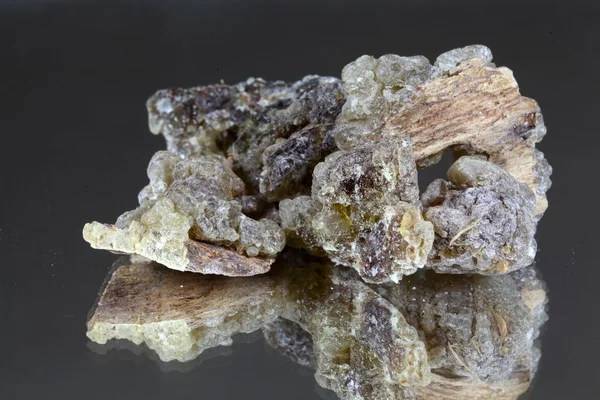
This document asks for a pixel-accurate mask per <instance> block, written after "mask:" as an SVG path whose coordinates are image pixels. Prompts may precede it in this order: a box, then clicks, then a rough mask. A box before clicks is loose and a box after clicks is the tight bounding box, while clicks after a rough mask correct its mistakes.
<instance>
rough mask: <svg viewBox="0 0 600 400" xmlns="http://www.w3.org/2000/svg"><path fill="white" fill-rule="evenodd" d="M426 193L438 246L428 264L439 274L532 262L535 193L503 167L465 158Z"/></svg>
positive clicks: (499, 269)
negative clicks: (446, 176) (444, 178)
mask: <svg viewBox="0 0 600 400" xmlns="http://www.w3.org/2000/svg"><path fill="white" fill-rule="evenodd" d="M448 178H449V179H450V182H447V181H444V180H441V179H439V180H436V181H434V182H432V183H431V184H430V185H429V186H428V187H427V189H426V190H425V192H424V193H423V196H422V199H423V206H424V208H425V212H424V218H425V219H426V220H427V221H430V222H431V223H432V224H433V228H434V230H435V233H436V237H435V244H434V249H433V251H432V253H431V254H430V255H429V262H428V265H429V266H430V267H432V268H434V269H435V270H436V271H438V272H454V273H456V272H460V273H480V274H497V273H506V272H511V271H514V270H516V269H519V268H522V267H524V266H527V265H529V264H531V263H532V262H533V258H534V257H535V253H536V242H535V239H534V234H535V228H536V222H537V221H536V218H535V195H534V193H533V192H532V191H531V189H529V187H528V186H527V185H525V184H523V183H520V182H518V181H517V180H516V179H515V178H514V177H513V176H512V175H510V174H509V173H508V172H506V171H505V170H504V169H502V168H501V167H499V166H497V165H495V164H493V163H491V162H488V161H485V160H482V159H480V158H475V157H461V158H459V159H458V161H456V162H455V163H454V164H453V165H452V166H451V167H450V169H449V170H448Z"/></svg>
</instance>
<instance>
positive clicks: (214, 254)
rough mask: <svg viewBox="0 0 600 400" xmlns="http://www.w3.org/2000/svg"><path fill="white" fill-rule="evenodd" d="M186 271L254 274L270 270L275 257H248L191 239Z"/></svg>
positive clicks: (235, 274)
mask: <svg viewBox="0 0 600 400" xmlns="http://www.w3.org/2000/svg"><path fill="white" fill-rule="evenodd" d="M186 247H187V250H188V259H189V260H190V263H189V264H188V266H187V268H186V271H190V272H200V273H202V274H218V275H225V276H252V275H258V274H264V273H265V272H267V271H269V269H270V268H271V264H272V263H273V261H274V260H275V259H274V258H261V257H248V256H246V255H243V254H239V253H238V252H236V251H234V250H229V249H226V248H224V247H220V246H215V245H212V244H208V243H202V242H197V241H195V240H190V241H188V242H187V244H186Z"/></svg>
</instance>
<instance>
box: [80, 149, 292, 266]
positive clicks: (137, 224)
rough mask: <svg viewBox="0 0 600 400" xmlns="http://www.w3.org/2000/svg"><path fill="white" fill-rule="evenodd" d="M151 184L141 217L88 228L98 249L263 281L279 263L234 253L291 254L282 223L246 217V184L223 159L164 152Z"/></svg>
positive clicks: (154, 162) (142, 197) (131, 215)
mask: <svg viewBox="0 0 600 400" xmlns="http://www.w3.org/2000/svg"><path fill="white" fill-rule="evenodd" d="M148 176H149V178H150V184H149V185H148V186H147V187H146V188H144V189H143V190H142V192H141V193H140V196H139V198H140V200H141V205H140V207H139V208H138V209H136V210H134V211H131V212H127V213H125V214H123V215H122V216H121V217H119V219H118V220H117V223H116V224H115V225H114V226H109V225H103V224H99V223H97V222H94V223H92V224H87V225H86V227H85V228H84V238H85V239H86V240H88V241H89V242H90V243H91V244H92V246H93V247H96V248H103V249H108V250H112V251H118V252H125V253H131V254H139V255H142V256H144V257H146V258H149V259H151V260H154V261H157V262H160V263H161V264H164V265H166V266H167V267H169V268H172V269H178V270H188V271H199V272H204V273H217V274H225V275H248V274H249V275H253V274H255V273H263V272H265V271H266V270H268V265H269V264H270V263H271V262H272V261H266V262H265V261H262V260H250V259H248V258H247V257H244V256H241V255H239V254H237V253H235V252H234V251H232V250H228V249H235V250H236V251H237V252H239V253H245V254H246V255H247V256H249V257H256V256H261V257H267V258H268V257H272V256H274V255H276V254H277V253H278V252H280V251H281V250H282V249H283V247H284V245H285V235H284V233H283V231H282V230H281V228H280V227H279V225H277V223H276V222H274V221H272V220H270V219H262V220H259V221H257V220H254V219H251V218H249V217H247V216H246V215H244V214H243V213H242V203H241V199H240V197H241V195H242V194H243V193H244V183H243V182H242V181H241V179H239V178H238V177H237V176H236V175H235V174H234V173H233V171H232V170H231V168H230V166H229V165H228V163H227V161H226V160H225V159H224V158H223V157H222V156H218V155H198V154H194V155H191V156H189V157H188V158H185V159H181V158H179V157H176V156H171V155H169V154H168V153H166V152H159V153H157V154H156V155H155V156H154V157H153V158H152V160H151V162H150V165H149V167H148ZM200 242H202V243H209V244H214V245H219V246H223V248H215V247H211V246H210V245H209V246H208V247H207V246H206V245H204V244H202V243H200ZM203 252H204V254H202V253H203ZM213 256H218V257H220V258H221V259H220V260H219V259H214V258H215V257H213ZM207 260H214V261H209V262H206V261H207ZM244 264H246V265H245V266H244ZM255 267H256V268H255Z"/></svg>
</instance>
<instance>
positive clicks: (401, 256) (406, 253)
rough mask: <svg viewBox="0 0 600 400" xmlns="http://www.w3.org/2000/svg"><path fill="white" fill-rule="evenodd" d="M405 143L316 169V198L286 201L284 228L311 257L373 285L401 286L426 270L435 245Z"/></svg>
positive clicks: (357, 151) (369, 147)
mask: <svg viewBox="0 0 600 400" xmlns="http://www.w3.org/2000/svg"><path fill="white" fill-rule="evenodd" d="M418 197H419V190H418V187H417V170H416V168H415V164H414V162H413V160H412V147H411V144H410V141H409V140H408V138H406V137H402V136H395V137H390V138H385V139H382V140H381V141H378V142H369V143H367V144H365V145H363V146H358V147H356V148H354V149H352V150H350V151H338V152H336V153H334V154H332V155H330V156H328V157H327V158H326V159H325V161H323V162H322V163H320V164H318V165H317V167H316V168H315V171H314V177H313V185H312V199H308V198H305V197H300V198H296V199H293V200H285V201H282V202H281V203H280V205H279V207H280V216H281V223H282V226H283V228H284V229H285V230H286V232H288V234H289V235H291V236H293V237H299V238H300V239H301V240H302V242H304V243H306V245H303V244H300V247H305V248H307V249H308V250H309V251H310V250H311V249H314V248H315V247H316V248H319V249H322V250H323V252H324V253H325V254H326V255H327V256H328V257H329V258H330V259H331V260H333V261H334V262H336V263H338V264H341V265H346V266H350V267H353V268H354V269H355V270H357V271H358V272H359V273H360V275H361V276H362V277H363V279H365V280H366V281H368V282H384V281H388V280H392V281H394V282H397V281H398V280H400V279H401V278H402V276H404V275H408V274H412V273H414V272H415V271H416V270H417V268H420V267H423V266H424V265H425V263H426V261H427V255H428V254H429V251H430V250H431V246H432V242H433V229H432V225H431V224H430V223H428V222H426V221H423V218H422V217H421V212H420V202H419V199H418Z"/></svg>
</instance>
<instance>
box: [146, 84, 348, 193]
mask: <svg viewBox="0 0 600 400" xmlns="http://www.w3.org/2000/svg"><path fill="white" fill-rule="evenodd" d="M343 102H344V96H343V93H342V90H341V87H340V83H339V80H338V79H335V78H328V77H319V76H307V77H305V78H304V79H302V80H300V81H298V82H295V83H292V84H288V83H285V82H281V81H277V82H266V81H264V80H262V79H254V78H251V79H248V80H247V81H246V82H242V83H238V84H236V85H232V86H228V85H224V84H221V85H211V86H199V87H195V88H190V89H167V90H160V91H158V92H157V93H156V94H154V95H153V96H152V97H151V98H150V99H149V100H148V103H147V107H148V114H149V123H150V130H151V131H152V132H153V133H155V134H159V133H160V134H162V135H163V136H165V138H166V140H167V147H168V149H169V150H170V151H171V152H173V153H176V154H181V155H183V156H188V155H190V154H193V153H206V152H213V153H218V154H223V155H226V156H231V157H232V160H233V164H234V168H235V170H236V172H238V173H239V175H240V176H241V177H242V178H243V179H244V181H245V183H246V185H248V189H249V190H250V191H254V192H258V191H259V186H260V191H261V192H263V191H264V193H266V194H267V195H268V197H269V198H272V199H278V198H280V197H281V196H282V195H284V193H285V192H286V191H288V190H289V191H290V193H297V192H300V191H302V185H303V184H305V183H306V182H305V181H306V180H307V179H308V180H310V174H311V172H312V170H311V167H312V166H314V164H316V162H318V161H319V159H320V158H321V157H322V156H323V155H322V153H327V152H328V151H330V150H331V144H330V142H331V140H326V139H325V138H326V137H327V136H328V135H327V133H326V132H327V130H328V129H329V128H330V127H331V125H332V124H333V122H334V120H335V117H336V116H337V115H338V114H339V112H340V109H341V106H342V104H343ZM311 126H312V127H311ZM305 128H306V129H305ZM300 131H302V132H303V133H300ZM295 133H296V135H294V134H295ZM312 135H314V137H312ZM288 140H290V141H291V143H288V144H284V143H285V142H286V141H288ZM306 142H311V143H310V144H309V143H306ZM312 142H314V143H312ZM271 146H276V147H275V148H271V149H270V150H269V152H268V153H270V157H271V158H272V157H275V158H279V159H282V160H288V162H289V161H292V163H293V162H294V160H295V161H297V164H294V165H296V166H297V167H298V168H299V169H300V170H301V171H300V170H294V171H291V170H287V171H282V169H281V168H284V167H282V166H278V165H274V164H273V160H272V159H269V156H267V157H266V160H265V164H264V165H263V159H264V158H265V156H263V153H264V152H265V151H266V150H267V148H269V147H271ZM296 159H297V160H296Z"/></svg>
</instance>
